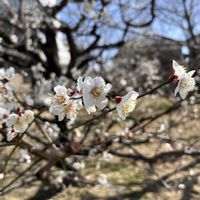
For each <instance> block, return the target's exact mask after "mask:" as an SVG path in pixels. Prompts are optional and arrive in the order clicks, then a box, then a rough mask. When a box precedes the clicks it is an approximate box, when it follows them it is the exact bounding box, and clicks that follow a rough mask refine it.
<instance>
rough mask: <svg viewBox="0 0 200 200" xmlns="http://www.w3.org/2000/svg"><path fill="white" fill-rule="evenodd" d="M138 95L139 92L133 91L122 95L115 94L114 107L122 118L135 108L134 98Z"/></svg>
mask: <svg viewBox="0 0 200 200" xmlns="http://www.w3.org/2000/svg"><path fill="white" fill-rule="evenodd" d="M138 96H139V94H138V93H137V92H135V91H131V92H129V93H128V94H126V95H125V96H123V97H121V96H116V98H115V99H116V104H117V106H116V109H117V112H118V114H119V117H120V118H121V119H122V120H125V119H126V117H127V116H128V115H129V114H130V113H131V112H132V111H133V110H134V109H135V106H136V99H137V97H138Z"/></svg>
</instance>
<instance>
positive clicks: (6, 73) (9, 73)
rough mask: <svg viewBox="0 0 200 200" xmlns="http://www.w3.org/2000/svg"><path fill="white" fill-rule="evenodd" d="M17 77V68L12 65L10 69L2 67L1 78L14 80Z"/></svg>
mask: <svg viewBox="0 0 200 200" xmlns="http://www.w3.org/2000/svg"><path fill="white" fill-rule="evenodd" d="M14 77H15V69H14V68H13V67H10V68H8V69H3V68H2V69H0V80H7V81H9V80H12V79H13V78H14Z"/></svg>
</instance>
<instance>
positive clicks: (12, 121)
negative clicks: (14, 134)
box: [6, 114, 19, 127]
mask: <svg viewBox="0 0 200 200" xmlns="http://www.w3.org/2000/svg"><path fill="white" fill-rule="evenodd" d="M18 118H19V115H17V114H11V115H9V117H8V118H7V120H6V126H7V127H11V126H13V125H14V124H15V123H16V122H17V119H18Z"/></svg>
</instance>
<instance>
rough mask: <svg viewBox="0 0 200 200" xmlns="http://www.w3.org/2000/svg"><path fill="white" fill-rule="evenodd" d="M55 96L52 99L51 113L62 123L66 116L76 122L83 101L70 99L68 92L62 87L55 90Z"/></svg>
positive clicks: (59, 86)
mask: <svg viewBox="0 0 200 200" xmlns="http://www.w3.org/2000/svg"><path fill="white" fill-rule="evenodd" d="M54 91H55V93H56V94H55V95H54V96H53V97H52V102H51V105H50V108H49V111H50V112H51V113H52V114H54V115H57V116H58V120H59V121H62V120H63V119H64V118H65V116H66V117H67V119H70V120H72V121H74V120H75V119H76V117H77V115H78V113H77V110H80V109H81V107H82V100H81V99H70V96H68V90H67V89H66V88H65V87H64V86H61V85H58V86H56V87H55V88H54Z"/></svg>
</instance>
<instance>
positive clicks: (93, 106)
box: [78, 76, 112, 113]
mask: <svg viewBox="0 0 200 200" xmlns="http://www.w3.org/2000/svg"><path fill="white" fill-rule="evenodd" d="M78 88H79V89H80V90H81V91H82V94H83V103H84V105H85V108H86V110H87V112H88V113H91V112H96V111H97V109H98V110H103V109H104V108H105V107H106V106H107V104H108V98H107V97H106V95H107V94H108V93H109V91H110V90H111V88H112V85H111V84H110V83H107V84H106V83H105V81H104V79H103V78H102V77H95V78H92V77H89V76H87V77H85V79H84V80H83V78H82V77H79V79H78Z"/></svg>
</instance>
